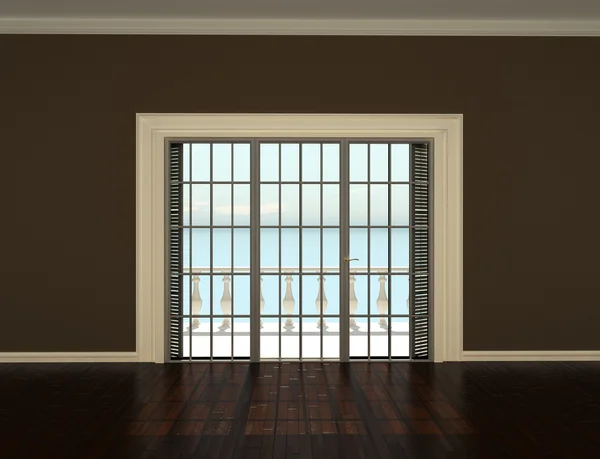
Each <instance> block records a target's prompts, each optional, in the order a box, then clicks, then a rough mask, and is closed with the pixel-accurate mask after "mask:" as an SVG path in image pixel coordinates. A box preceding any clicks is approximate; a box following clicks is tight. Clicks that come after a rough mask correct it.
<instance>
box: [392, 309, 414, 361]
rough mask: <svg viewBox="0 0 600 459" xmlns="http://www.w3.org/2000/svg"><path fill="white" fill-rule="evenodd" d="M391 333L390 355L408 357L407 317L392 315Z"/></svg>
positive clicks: (408, 332)
mask: <svg viewBox="0 0 600 459" xmlns="http://www.w3.org/2000/svg"><path fill="white" fill-rule="evenodd" d="M391 334H392V357H408V356H409V354H410V335H409V334H410V331H409V325H408V318H404V317H393V318H392V324H391Z"/></svg>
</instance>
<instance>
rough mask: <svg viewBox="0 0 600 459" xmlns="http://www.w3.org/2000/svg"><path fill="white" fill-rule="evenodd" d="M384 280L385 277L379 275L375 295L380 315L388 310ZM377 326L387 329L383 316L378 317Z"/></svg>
mask: <svg viewBox="0 0 600 459" xmlns="http://www.w3.org/2000/svg"><path fill="white" fill-rule="evenodd" d="M385 281H386V278H385V276H384V275H383V274H382V275H381V276H379V296H378V297H377V310H378V311H379V314H381V315H384V314H387V310H388V299H387V295H386V293H385ZM379 326H380V327H381V328H383V329H384V330H387V321H386V320H385V319H384V318H383V317H382V318H380V319H379Z"/></svg>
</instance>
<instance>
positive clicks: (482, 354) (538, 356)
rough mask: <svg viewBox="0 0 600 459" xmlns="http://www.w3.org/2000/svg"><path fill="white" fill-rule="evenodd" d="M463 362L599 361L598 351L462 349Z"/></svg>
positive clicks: (599, 353) (599, 354)
mask: <svg viewBox="0 0 600 459" xmlns="http://www.w3.org/2000/svg"><path fill="white" fill-rule="evenodd" d="M463 361H464V362H544V361H548V362H549V361H558V362H561V361H563V362H576V361H600V351H463Z"/></svg>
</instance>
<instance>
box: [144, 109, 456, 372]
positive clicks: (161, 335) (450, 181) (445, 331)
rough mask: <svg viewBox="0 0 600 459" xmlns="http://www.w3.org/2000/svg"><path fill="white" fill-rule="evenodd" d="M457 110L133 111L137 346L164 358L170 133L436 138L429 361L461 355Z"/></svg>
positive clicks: (150, 358) (150, 357)
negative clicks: (394, 112)
mask: <svg viewBox="0 0 600 459" xmlns="http://www.w3.org/2000/svg"><path fill="white" fill-rule="evenodd" d="M462 121H463V120H462V115H334V114H326V115H325V114H315V115H310V114H302V115H295V114H198V115H195V114H137V156H136V207H137V215H136V217H137V221H136V228H137V238H136V241H137V243H136V267H137V272H136V334H137V337H136V350H137V353H138V356H139V360H140V361H142V362H156V363H164V362H165V355H166V354H165V349H166V346H165V311H166V305H165V298H166V296H165V279H166V277H165V253H166V245H165V243H166V238H165V236H166V234H165V233H166V232H165V193H166V186H165V185H166V173H165V162H166V161H165V152H166V143H167V139H169V138H180V139H182V138H202V137H209V138H237V137H243V138H249V137H262V138H265V137H267V138H268V137H277V138H286V137H292V138H303V137H312V138H317V137H318V138H328V137H337V138H340V137H363V138H378V137H379V138H385V139H393V138H399V139H403V140H409V139H411V138H415V139H423V138H430V139H433V154H434V160H433V181H434V186H433V191H434V209H433V211H434V216H433V218H434V222H435V223H434V228H433V257H434V258H433V259H434V263H433V269H434V272H433V312H432V316H433V356H432V358H433V360H434V361H435V362H443V361H460V360H461V359H462V352H463V333H462V301H463V298H462V297H463V295H462V286H463V285H462V282H463V272H462V271H463V270H462Z"/></svg>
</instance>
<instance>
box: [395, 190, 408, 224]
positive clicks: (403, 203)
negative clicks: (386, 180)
mask: <svg viewBox="0 0 600 459" xmlns="http://www.w3.org/2000/svg"><path fill="white" fill-rule="evenodd" d="M391 197H392V225H394V226H408V225H410V185H392V196H391Z"/></svg>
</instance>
